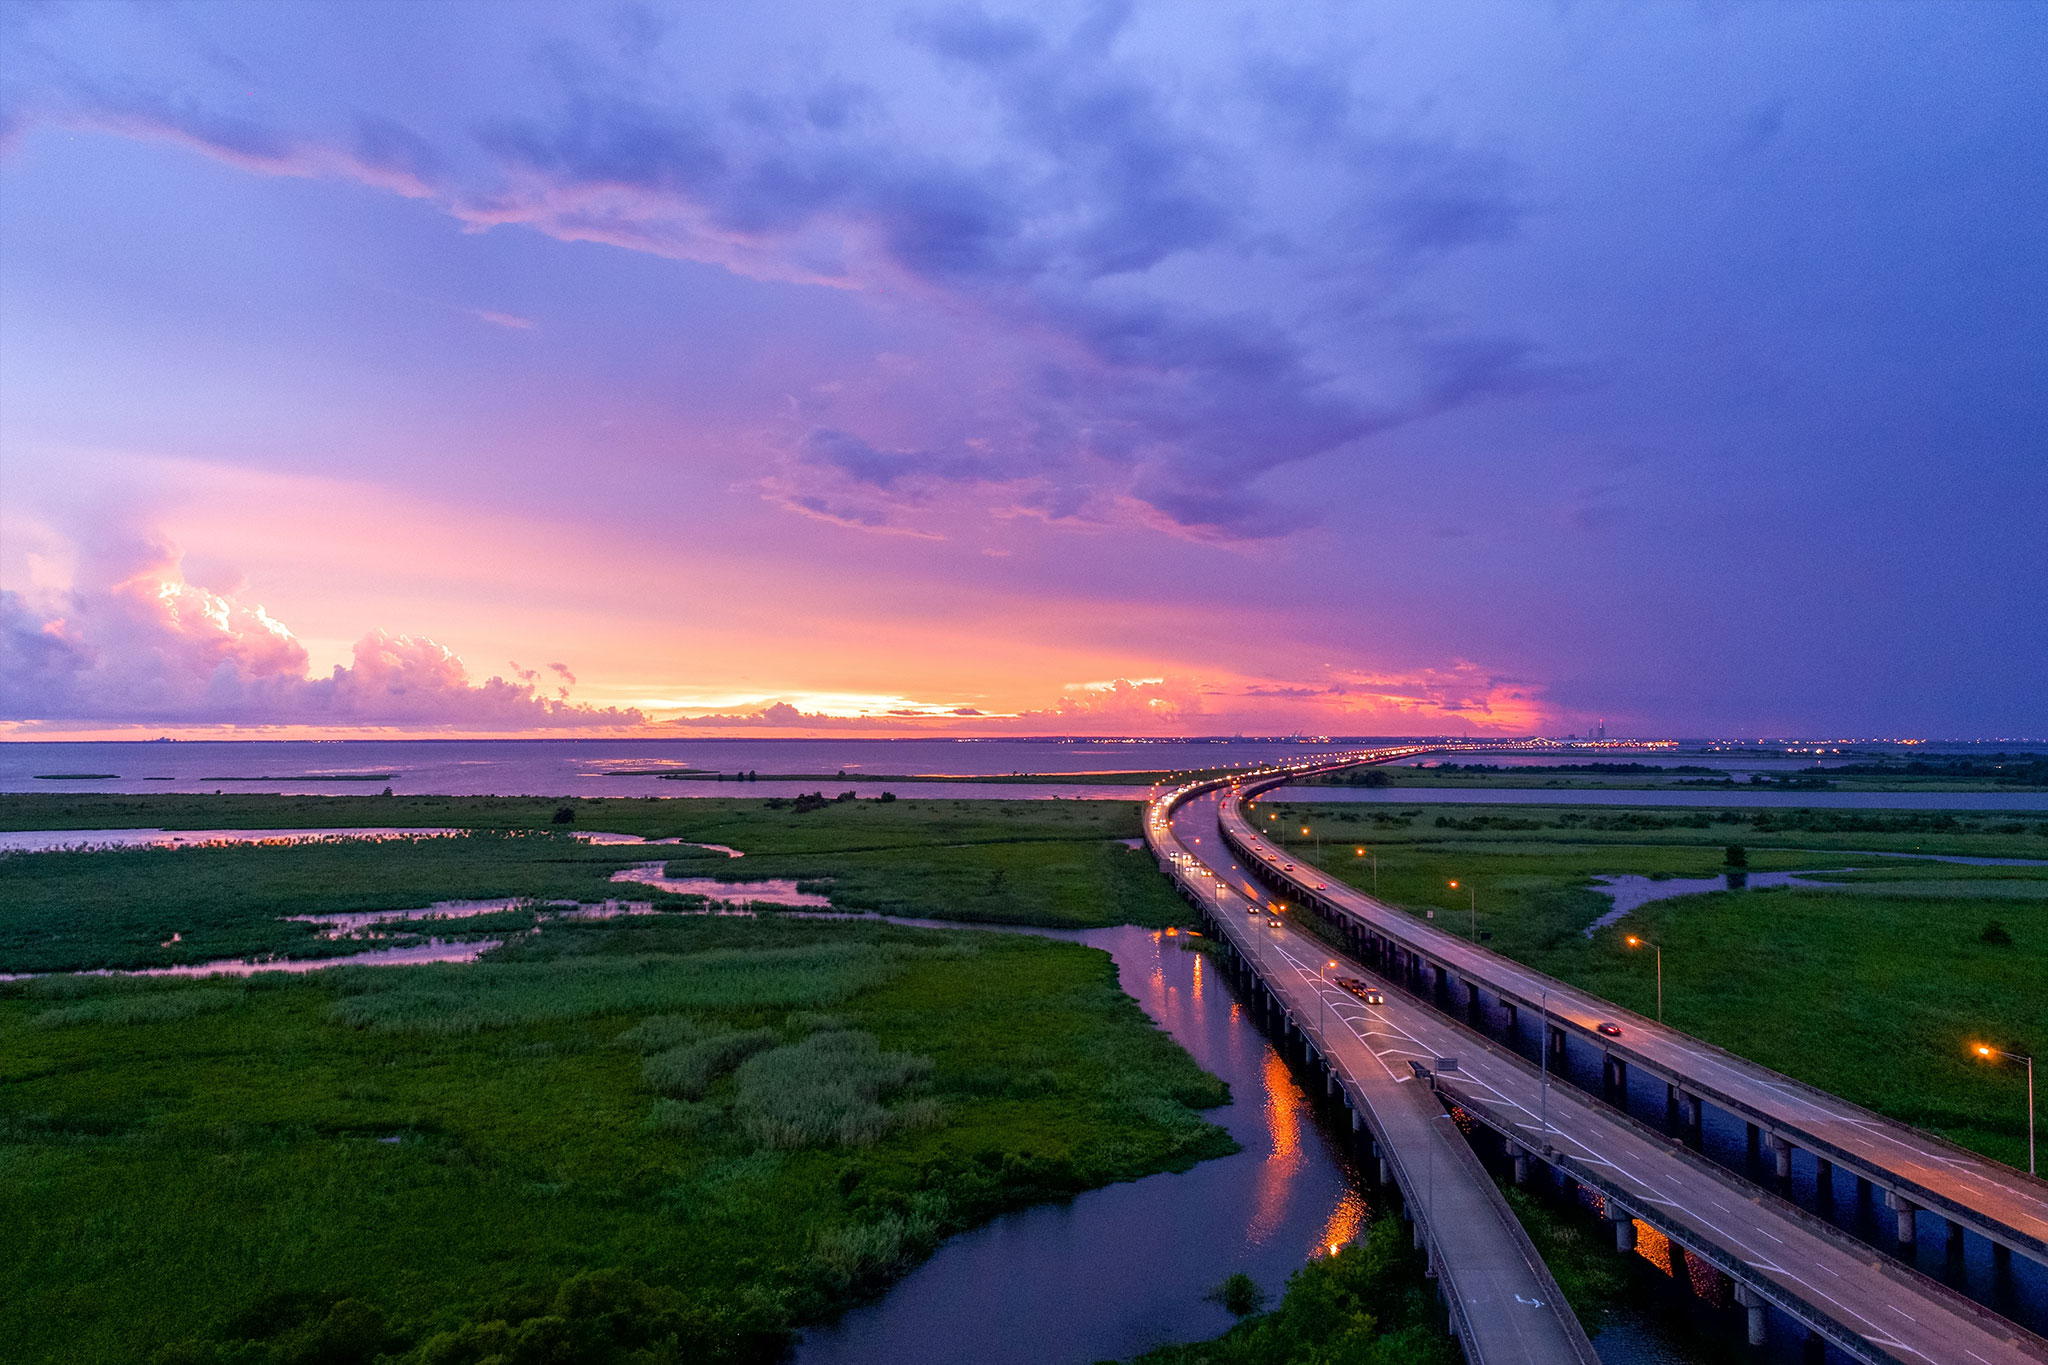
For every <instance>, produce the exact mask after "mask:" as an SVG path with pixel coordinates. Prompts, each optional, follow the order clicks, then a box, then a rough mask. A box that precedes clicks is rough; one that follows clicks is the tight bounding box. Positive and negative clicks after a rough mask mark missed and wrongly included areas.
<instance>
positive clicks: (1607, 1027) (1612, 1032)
mask: <svg viewBox="0 0 2048 1365" xmlns="http://www.w3.org/2000/svg"><path fill="white" fill-rule="evenodd" d="M1593 1027H1594V1029H1595V1030H1597V1031H1598V1032H1600V1033H1604V1034H1606V1035H1607V1036H1608V1037H1609V1038H1619V1037H1620V1036H1621V1025H1619V1024H1616V1023H1613V1022H1611V1021H1609V1020H1606V1019H1602V1020H1601V1021H1600V1022H1599V1023H1597V1024H1595V1025H1594V1026H1593Z"/></svg>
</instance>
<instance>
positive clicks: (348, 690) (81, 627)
mask: <svg viewBox="0 0 2048 1365" xmlns="http://www.w3.org/2000/svg"><path fill="white" fill-rule="evenodd" d="M139 558H140V561H141V562H139V563H137V564H134V565H133V566H132V571H131V572H128V573H126V574H125V575H123V576H121V577H119V578H118V580H117V581H115V582H113V583H112V584H111V585H109V586H100V585H97V584H94V583H92V582H90V581H88V582H86V583H83V584H80V585H77V586H74V587H72V588H70V589H67V590H64V591H61V592H54V593H45V594H43V596H42V597H41V599H40V600H31V599H30V598H29V597H26V596H24V595H23V594H21V593H18V592H14V591H12V590H8V591H4V592H0V718H4V719H7V720H13V721H18V722H30V723H40V724H44V725H55V726H61V725H63V724H64V723H66V722H75V721H81V720H85V721H91V722H94V723H96V724H117V725H118V724H148V725H236V726H249V725H260V726H309V725H310V726H320V727H333V728H350V727H399V728H406V729H441V730H464V731H478V730H483V731H492V732H518V731H526V730H556V729H564V728H570V729H578V728H584V729H587V728H616V727H621V726H639V725H642V724H645V722H646V717H645V716H644V715H643V714H642V713H641V712H640V711H638V710H637V709H624V710H621V709H618V708H614V707H607V708H604V709H599V708H596V707H592V706H587V705H583V704H581V703H576V702H571V701H569V700H568V699H567V697H568V689H567V687H566V686H561V687H558V688H557V689H556V690H557V694H558V695H557V696H556V697H554V698H549V697H546V696H543V695H541V693H540V691H539V688H538V687H537V685H536V683H535V682H534V681H532V679H531V677H530V675H529V676H528V677H525V678H519V679H517V680H513V681H508V680H507V679H504V678H501V677H491V678H487V679H485V680H483V681H482V682H473V681H471V679H470V676H469V671H468V669H467V668H466V667H465V666H464V664H463V662H462V660H461V659H460V658H459V657H458V656H457V655H456V654H455V653H454V651H452V650H450V649H448V648H447V647H446V646H444V645H440V644H437V643H435V642H434V641H432V640H429V639H425V638H420V637H414V636H408V635H394V634H389V633H387V632H385V631H382V630H372V631H370V632H368V633H367V634H365V635H364V636H363V637H362V638H361V639H360V640H358V641H357V642H356V644H355V649H354V653H353V659H352V662H351V663H350V664H348V665H346V666H343V665H337V666H336V667H335V668H334V669H333V671H332V672H331V673H329V674H328V675H327V676H325V677H314V676H310V675H309V674H308V671H307V670H308V664H309V659H308V655H307V652H306V649H305V646H304V645H302V644H301V643H300V642H299V640H298V639H297V638H296V637H295V636H294V635H293V634H292V632H291V631H290V629H288V628H287V627H286V626H285V625H284V623H282V622H281V621H278V620H277V619H275V618H274V617H272V616H271V615H270V614H269V613H268V612H266V611H264V609H263V607H262V606H261V604H258V603H252V602H244V601H242V600H240V599H238V598H236V597H233V596H229V595H225V594H221V593H215V592H212V591H209V590H208V589H206V588H204V587H202V586H200V585H198V584H196V583H191V582H187V581H186V579H185V577H184V573H183V570H182V567H181V557H180V556H179V554H178V553H177V552H176V551H175V550H174V549H171V548H169V547H164V546H152V547H150V548H149V549H148V550H147V551H145V552H144V553H142V554H141V555H140V556H139ZM551 667H552V668H553V670H554V671H555V672H556V673H557V675H558V676H559V677H561V678H563V679H564V680H565V681H566V680H569V679H570V678H571V675H570V674H569V671H568V669H567V668H566V667H564V666H562V665H559V664H556V665H551Z"/></svg>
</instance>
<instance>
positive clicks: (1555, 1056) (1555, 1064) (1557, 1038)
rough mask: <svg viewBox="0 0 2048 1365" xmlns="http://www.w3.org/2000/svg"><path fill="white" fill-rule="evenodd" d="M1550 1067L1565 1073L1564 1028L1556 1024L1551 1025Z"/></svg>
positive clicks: (1558, 1073) (1560, 1073) (1557, 1071)
mask: <svg viewBox="0 0 2048 1365" xmlns="http://www.w3.org/2000/svg"><path fill="white" fill-rule="evenodd" d="M1550 1069H1551V1071H1553V1072H1555V1073H1556V1074H1557V1075H1560V1076H1562V1075H1563V1074H1564V1030H1563V1029H1561V1028H1559V1027H1558V1026H1557V1025H1555V1024H1552V1025H1550Z"/></svg>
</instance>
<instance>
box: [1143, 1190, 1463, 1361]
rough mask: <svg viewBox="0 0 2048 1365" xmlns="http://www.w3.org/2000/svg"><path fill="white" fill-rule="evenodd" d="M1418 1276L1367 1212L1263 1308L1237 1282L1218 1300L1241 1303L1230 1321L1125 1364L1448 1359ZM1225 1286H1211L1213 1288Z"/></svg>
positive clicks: (1396, 1226)
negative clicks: (1230, 1296)
mask: <svg viewBox="0 0 2048 1365" xmlns="http://www.w3.org/2000/svg"><path fill="white" fill-rule="evenodd" d="M1234 1278H1235V1277H1233V1279H1234ZM1426 1283H1427V1281H1425V1280H1424V1279H1423V1263H1422V1256H1421V1254H1420V1253H1419V1252H1417V1251H1415V1250H1414V1249H1413V1248H1411V1247H1409V1246H1408V1245H1407V1237H1406V1235H1405V1231H1404V1229H1403V1227H1402V1224H1401V1220H1400V1219H1398V1218H1380V1219H1375V1220H1374V1222H1373V1224H1372V1229H1371V1231H1370V1232H1368V1233H1367V1234H1366V1237H1365V1240H1364V1241H1363V1242H1355V1243H1353V1244H1352V1245H1350V1246H1347V1247H1345V1248H1344V1249H1343V1250H1341V1251H1339V1252H1338V1253H1337V1254H1335V1255H1333V1256H1318V1257H1317V1258H1316V1259H1314V1260H1312V1261H1310V1262H1309V1263H1308V1264H1307V1265H1305V1266H1303V1267H1302V1268H1301V1269H1300V1270H1297V1271H1295V1272H1294V1273H1293V1274H1292V1275H1290V1276H1288V1278H1287V1291H1286V1293H1285V1294H1283V1295H1282V1296H1281V1298H1280V1302H1279V1303H1277V1304H1275V1305H1274V1306H1273V1308H1272V1310H1271V1311H1269V1312H1264V1313H1261V1312H1257V1311H1256V1304H1255V1303H1254V1302H1253V1301H1252V1300H1253V1296H1254V1295H1257V1286H1256V1285H1253V1286H1251V1287H1250V1288H1251V1293H1250V1294H1244V1293H1243V1289H1242V1287H1239V1288H1238V1293H1239V1295H1241V1297H1239V1298H1238V1301H1237V1303H1234V1304H1226V1306H1228V1307H1230V1309H1231V1311H1232V1312H1238V1311H1240V1309H1242V1310H1243V1311H1245V1313H1246V1316H1244V1317H1243V1318H1242V1319H1241V1320H1240V1321H1239V1322H1238V1324H1237V1326H1235V1327H1233V1328H1231V1329H1230V1330H1229V1331H1228V1332H1225V1333H1224V1334H1223V1335H1222V1336H1220V1337H1215V1338H1212V1339H1210V1340H1208V1341H1197V1342H1191V1343H1189V1344H1187V1345H1176V1346H1161V1347H1159V1348H1157V1349H1156V1350H1152V1351H1147V1352H1146V1353H1145V1354H1144V1355H1141V1356H1139V1357H1138V1358H1137V1360H1136V1362H1134V1365H1321V1363H1322V1362H1331V1365H1335V1362H1340V1361H1341V1362H1352V1361H1356V1362H1359V1365H1394V1362H1399V1363H1400V1365H1455V1362H1458V1361H1462V1360H1463V1359H1464V1358H1465V1357H1464V1355H1463V1353H1462V1352H1460V1351H1459V1349H1458V1345H1457V1341H1456V1339H1455V1338H1453V1337H1451V1336H1450V1335H1449V1334H1448V1333H1446V1332H1445V1331H1444V1330H1443V1329H1442V1327H1441V1326H1439V1325H1438V1324H1439V1321H1440V1314H1439V1312H1438V1310H1437V1307H1436V1304H1435V1302H1434V1301H1433V1296H1432V1295H1430V1294H1429V1293H1428V1292H1427V1290H1426V1289H1425V1288H1424V1287H1423V1286H1424V1285H1425V1284H1426ZM1230 1287H1231V1284H1230V1282H1229V1281H1226V1282H1225V1284H1224V1285H1220V1286H1218V1289H1217V1292H1218V1294H1219V1296H1220V1295H1222V1294H1223V1293H1224V1291H1225V1290H1226V1289H1228V1288H1230ZM1259 1297H1263V1296H1259Z"/></svg>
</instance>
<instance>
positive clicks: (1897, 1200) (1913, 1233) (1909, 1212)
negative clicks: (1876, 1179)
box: [1885, 1190, 1920, 1250]
mask: <svg viewBox="0 0 2048 1365" xmlns="http://www.w3.org/2000/svg"><path fill="white" fill-rule="evenodd" d="M1885 1203H1887V1204H1889V1205H1890V1206H1891V1209H1892V1212H1893V1213H1895V1214H1897V1215H1898V1227H1897V1232H1898V1235H1899V1246H1900V1248H1901V1250H1903V1249H1904V1248H1906V1247H1910V1246H1912V1245H1913V1243H1914V1242H1915V1241H1916V1240H1917V1238H1918V1232H1919V1230H1918V1229H1917V1228H1916V1227H1915V1226H1914V1218H1913V1215H1914V1214H1916V1213H1918V1212H1920V1206H1919V1205H1918V1204H1915V1203H1914V1202H1913V1201H1912V1200H1910V1199H1908V1198H1906V1196H1904V1195H1903V1194H1900V1193H1899V1192H1898V1191H1897V1190H1890V1191H1887V1192H1886V1194H1885Z"/></svg>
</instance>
